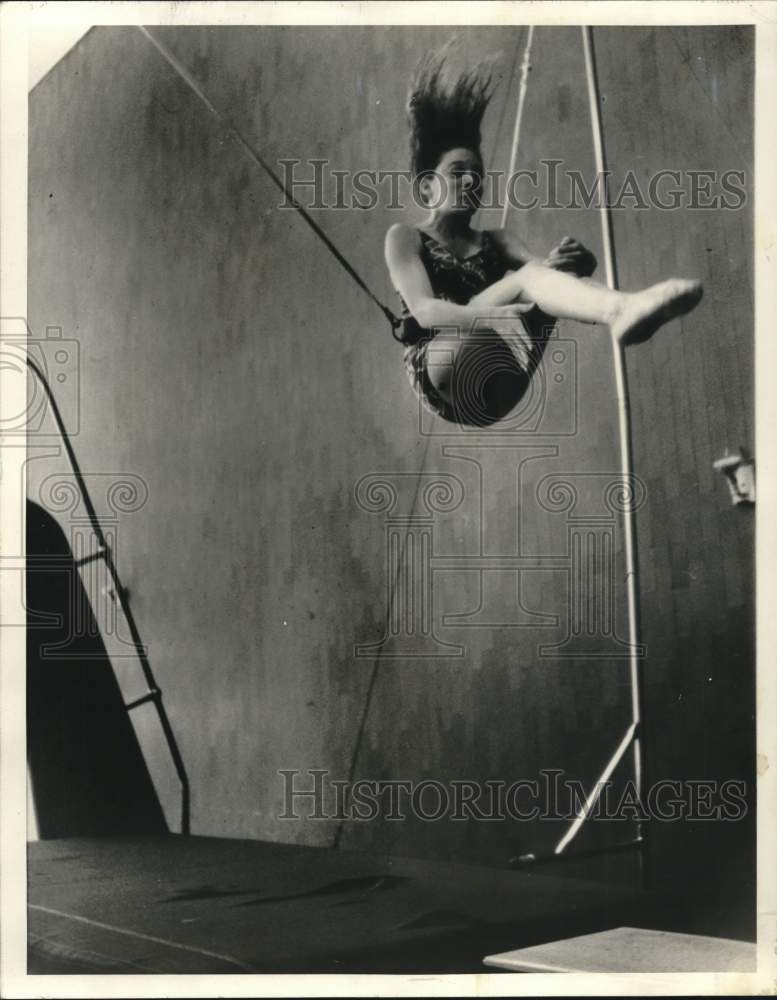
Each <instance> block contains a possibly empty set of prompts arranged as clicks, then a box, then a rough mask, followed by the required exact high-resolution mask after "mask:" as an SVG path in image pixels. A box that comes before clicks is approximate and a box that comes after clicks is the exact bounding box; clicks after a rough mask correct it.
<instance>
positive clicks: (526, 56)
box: [502, 24, 534, 229]
mask: <svg viewBox="0 0 777 1000" xmlns="http://www.w3.org/2000/svg"><path fill="white" fill-rule="evenodd" d="M533 40H534V25H533V24H530V25H529V34H528V35H527V36H526V46H525V48H524V50H523V61H522V62H521V82H520V85H519V89H518V107H517V109H516V112H515V125H514V126H513V142H512V146H511V147H510V166H509V168H508V171H507V183H508V184H509V183H510V178H511V177H512V176H513V174H514V173H515V164H516V161H517V159H518V142H519V140H520V137H521V121H522V119H523V106H524V104H525V103H526V91H527V90H528V87H529V71H530V70H531V45H532V41H533ZM509 208H510V202H509V201H508V199H507V198H506V197H505V203H504V207H503V209H502V229H504V227H505V225H506V223H507V213H508V210H509Z"/></svg>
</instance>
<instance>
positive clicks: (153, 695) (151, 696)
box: [124, 688, 162, 712]
mask: <svg viewBox="0 0 777 1000" xmlns="http://www.w3.org/2000/svg"><path fill="white" fill-rule="evenodd" d="M161 697H162V691H161V690H160V689H159V688H152V689H151V690H150V691H149V692H148V694H144V695H142V696H141V697H140V698H136V699H135V700H134V701H128V702H127V703H126V704H125V706H124V707H125V708H126V709H127V711H128V712H130V711H132V709H133V708H137V707H138V706H139V705H145V704H146V703H147V702H149V701H156V700H157V698H161Z"/></svg>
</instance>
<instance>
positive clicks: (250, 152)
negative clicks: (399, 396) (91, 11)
mask: <svg viewBox="0 0 777 1000" xmlns="http://www.w3.org/2000/svg"><path fill="white" fill-rule="evenodd" d="M138 28H139V30H140V31H141V32H142V33H143V34H144V35H145V37H146V38H147V39H148V40H149V42H151V44H152V45H153V46H154V48H155V49H156V50H157V51H158V52H159V53H160V55H161V56H162V57H163V58H164V60H165V61H166V62H167V63H168V65H169V66H170V67H171V68H172V69H173V71H174V72H175V73H176V74H177V75H178V76H179V77H180V78H181V79H182V80H183V81H184V83H185V84H186V85H187V86H188V87H189V89H190V90H191V91H193V93H194V94H196V95H197V97H198V98H199V100H200V101H201V102H202V103H203V104H204V105H205V107H206V108H207V109H208V111H209V112H210V113H211V115H213V117H214V118H215V119H216V121H217V122H218V123H219V125H220V126H221V128H223V129H224V131H225V133H226V134H227V135H229V136H230V137H231V138H233V139H234V140H235V142H237V144H238V145H239V146H240V147H241V148H242V149H243V151H244V152H245V154H246V155H247V156H248V158H249V159H250V160H251V161H252V162H253V163H255V164H256V166H258V167H260V168H261V169H262V170H263V171H264V172H265V173H266V174H267V176H268V177H269V178H270V180H271V181H272V182H273V184H275V186H276V187H277V188H279V189H280V190H281V191H283V193H284V194H285V195H286V198H287V199H288V200H289V202H290V204H291V205H292V207H293V208H295V209H296V210H297V212H299V214H300V215H301V216H302V218H303V219H304V220H305V222H307V224H308V225H309V226H310V228H311V229H312V230H313V232H314V233H315V234H316V236H318V238H319V239H320V240H321V242H322V243H323V244H324V246H325V247H326V248H327V250H329V252H330V253H331V254H332V256H333V257H334V258H335V260H336V261H337V262H338V263H339V264H340V265H341V266H342V267H343V268H344V269H345V271H346V272H347V273H348V274H349V275H350V276H351V277H352V278H353V280H354V281H355V282H356V284H357V285H358V286H359V288H361V290H362V291H363V292H364V293H365V294H366V295H368V296H369V297H370V299H372V301H373V302H374V303H375V305H376V306H377V307H378V309H380V311H381V312H382V313H383V315H384V316H385V317H386V319H387V320H388V322H389V324H390V325H391V332H392V334H393V335H394V337H395V339H397V338H396V330H397V329H398V327H399V326H401V324H402V319H401V318H400V317H399V316H397V315H396V314H395V313H394V312H392V311H391V309H389V307H388V306H387V305H384V304H383V303H382V302H381V301H380V299H379V298H378V296H377V295H376V294H375V293H374V292H373V291H372V289H371V288H370V287H369V286H368V285H367V283H366V281H365V280H364V279H363V278H362V276H361V275H360V274H359V272H358V271H357V270H356V268H355V267H354V266H353V265H352V264H351V263H350V261H349V260H348V259H347V258H346V257H345V256H344V255H343V253H342V252H341V251H340V250H339V249H338V248H337V247H336V246H335V244H334V243H333V242H332V240H331V239H330V238H329V237H328V236H327V234H326V233H325V232H324V230H323V229H322V228H321V226H319V224H318V223H317V222H316V220H315V219H314V218H313V217H312V216H311V215H310V213H309V212H308V211H307V209H305V208H304V206H302V205H301V204H300V203H299V202H298V201H297V199H296V198H295V197H294V195H293V194H292V193H291V191H290V190H289V188H288V187H287V185H286V184H285V183H284V182H283V180H282V179H281V178H280V177H279V176H278V174H276V172H275V171H274V170H273V168H272V167H271V166H270V164H269V163H267V161H266V160H265V159H264V157H262V156H261V154H260V153H259V152H258V151H257V150H256V149H255V148H254V146H252V145H251V143H250V142H249V141H248V140H247V139H246V138H245V136H244V135H243V133H242V132H241V131H240V130H239V129H238V128H237V127H236V126H235V125H234V124H233V122H232V121H231V120H230V119H229V118H228V117H227V115H226V114H224V112H223V111H220V110H219V109H218V108H217V107H216V105H215V104H213V102H212V101H211V100H210V99H209V98H208V96H207V95H206V93H205V91H204V90H203V89H202V87H201V86H200V85H199V84H198V83H197V81H196V80H195V79H194V77H193V76H192V75H191V73H190V72H189V71H188V70H187V68H186V67H185V66H184V65H183V63H181V62H180V61H179V60H178V59H177V58H176V57H175V56H174V55H173V53H172V52H171V51H170V49H169V48H168V47H167V46H166V45H165V44H164V42H160V40H159V39H158V38H156V37H155V36H154V35H152V34H151V32H150V31H149V30H148V28H146V27H145V26H144V25H142V24H141V25H138Z"/></svg>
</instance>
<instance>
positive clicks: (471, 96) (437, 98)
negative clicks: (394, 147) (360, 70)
mask: <svg viewBox="0 0 777 1000" xmlns="http://www.w3.org/2000/svg"><path fill="white" fill-rule="evenodd" d="M449 47H450V43H448V44H447V45H445V46H443V47H442V49H440V50H439V51H437V52H427V53H426V54H425V55H424V56H423V57H422V58H421V60H420V62H419V63H418V66H417V67H416V71H415V75H414V77H413V82H412V84H411V85H410V92H409V94H408V99H407V118H408V124H409V126H410V169H411V171H412V174H413V177H418V175H419V174H421V173H424V172H425V171H428V170H434V168H435V167H436V166H437V164H438V163H439V162H440V157H441V156H442V155H443V154H444V153H445V152H446V151H447V150H449V149H455V148H457V147H459V146H461V147H463V148H465V149H472V150H473V151H475V152H477V153H479V152H480V141H481V136H480V124H481V122H482V120H483V115H484V114H485V110H486V108H487V107H488V102H489V101H490V100H491V94H492V91H491V80H492V75H491V72H490V71H488V70H487V69H486V68H485V65H484V63H478V65H477V66H475V67H474V68H473V69H471V70H468V71H467V72H465V73H462V74H460V75H459V76H458V77H455V78H453V79H452V78H451V76H450V74H449V73H448V72H447V66H446V57H447V49H448V48H449ZM488 61H490V60H488Z"/></svg>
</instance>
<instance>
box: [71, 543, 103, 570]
mask: <svg viewBox="0 0 777 1000" xmlns="http://www.w3.org/2000/svg"><path fill="white" fill-rule="evenodd" d="M107 551H108V550H107V549H104V548H103V547H102V546H100V547H99V548H97V549H95V551H94V552H90V553H89V555H88V556H81V558H80V559H76V566H85V565H86V564H87V563H90V562H94V561H95V559H102V557H103V556H104V555H105V553H106V552H107Z"/></svg>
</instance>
